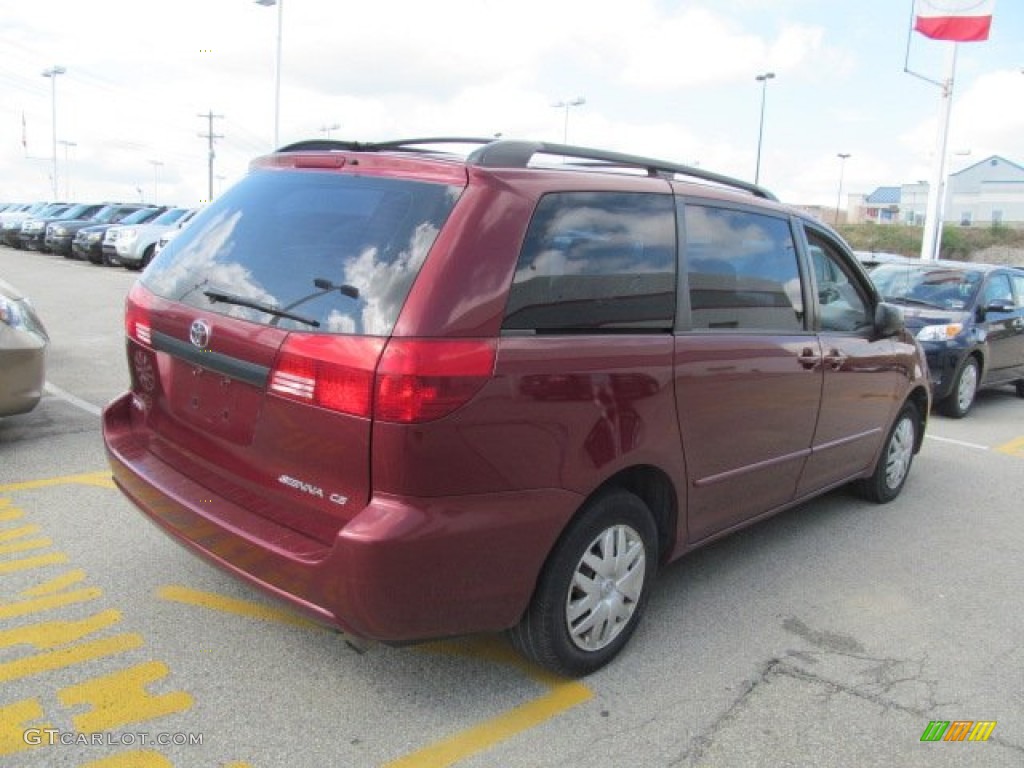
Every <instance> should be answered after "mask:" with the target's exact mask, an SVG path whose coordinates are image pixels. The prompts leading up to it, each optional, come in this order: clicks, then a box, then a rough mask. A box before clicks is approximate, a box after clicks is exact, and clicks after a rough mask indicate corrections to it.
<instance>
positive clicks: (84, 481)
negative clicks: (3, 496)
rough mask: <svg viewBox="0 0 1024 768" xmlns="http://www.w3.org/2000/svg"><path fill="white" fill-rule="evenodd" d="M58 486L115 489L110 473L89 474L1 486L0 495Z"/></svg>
mask: <svg viewBox="0 0 1024 768" xmlns="http://www.w3.org/2000/svg"><path fill="white" fill-rule="evenodd" d="M57 485H92V486H95V487H97V488H114V487H115V486H114V481H113V480H112V479H111V477H110V472H87V473H85V474H82V475H64V476H63V477H47V478H43V479H42V480H29V481H27V482H24V483H7V484H6V485H0V493H14V492H15V491H34V490H36V489H37V488H52V487H54V486H57Z"/></svg>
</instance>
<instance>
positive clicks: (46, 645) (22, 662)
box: [0, 472, 192, 768]
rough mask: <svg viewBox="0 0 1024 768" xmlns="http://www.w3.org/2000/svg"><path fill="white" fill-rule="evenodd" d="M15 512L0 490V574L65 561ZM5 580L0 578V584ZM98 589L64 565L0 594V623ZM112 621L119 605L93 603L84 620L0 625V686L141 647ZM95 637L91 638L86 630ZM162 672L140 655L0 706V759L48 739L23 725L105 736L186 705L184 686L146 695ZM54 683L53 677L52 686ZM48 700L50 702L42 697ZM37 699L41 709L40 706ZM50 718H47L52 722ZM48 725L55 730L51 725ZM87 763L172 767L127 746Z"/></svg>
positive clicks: (89, 596)
mask: <svg viewBox="0 0 1024 768" xmlns="http://www.w3.org/2000/svg"><path fill="white" fill-rule="evenodd" d="M76 483H77V484H84V485H90V486H96V487H100V488H110V487H112V483H111V481H110V475H109V474H108V473H106V472H97V473H90V474H85V475H70V476H67V477H62V478H49V479H44V480H38V481H32V482H28V483H13V484H8V485H5V486H0V490H2V491H3V492H9V491H11V490H27V489H35V488H47V487H53V486H58V485H67V484H76ZM24 518H25V513H24V510H22V509H19V508H18V507H16V506H14V505H13V503H12V502H11V500H10V499H9V498H5V497H0V577H5V576H7V575H8V574H12V573H25V572H31V571H33V570H35V569H45V568H49V567H51V566H54V565H61V564H63V563H66V562H67V561H68V556H67V554H65V553H64V552H57V551H53V550H52V547H53V542H52V540H51V539H49V538H48V537H45V536H41V535H40V534H42V533H43V531H42V528H41V526H39V525H37V524H35V523H31V522H29V523H25V522H23V521H24ZM47 549H49V550H50V551H44V552H43V553H42V554H35V555H32V556H30V557H23V556H19V555H21V553H23V552H25V551H30V550H47ZM6 581H8V580H7V579H2V580H0V585H3V584H4V583H5V582H6ZM102 595H103V590H101V589H99V588H97V587H93V586H89V585H88V584H87V582H86V573H85V571H84V570H82V569H80V568H75V569H67V570H64V571H63V572H62V573H59V574H58V575H57V576H49V577H48V578H46V577H43V578H40V579H39V581H38V583H35V584H33V585H31V586H28V587H25V588H22V589H20V590H19V591H18V592H17V593H16V594H15V595H10V594H7V595H2V596H0V622H4V623H6V622H8V621H10V620H11V619H14V618H20V617H25V616H35V615H36V614H52V613H53V612H56V611H59V610H60V609H63V608H66V607H68V606H74V605H80V604H83V603H88V602H91V601H93V600H97V599H99V598H100V597H101V596H102ZM121 621H122V614H121V612H120V611H117V610H114V609H106V610H98V611H96V612H94V613H92V614H91V615H88V616H86V617H84V618H78V619H74V620H61V619H60V618H55V619H50V620H46V621H37V622H34V623H30V624H26V625H22V626H13V627H10V626H4V625H3V624H0V652H2V658H3V659H4V660H3V661H2V662H0V683H4V682H11V681H18V680H24V679H28V678H34V677H36V676H41V675H44V674H45V673H47V672H52V671H54V670H61V669H66V668H68V667H75V666H77V665H80V664H85V663H87V662H92V661H95V660H97V659H104V658H110V657H115V658H116V657H118V656H119V655H121V654H124V653H126V652H129V651H134V650H136V649H139V648H141V647H143V645H144V640H143V637H142V635H141V634H139V633H137V632H118V633H115V634H99V633H107V632H108V631H109V630H110V629H111V628H114V627H117V626H118V625H119V624H120V623H121ZM93 635H97V636H93ZM169 675H170V669H169V668H168V667H167V665H166V664H164V663H162V662H160V661H155V660H150V661H145V662H142V663H138V664H130V665H127V666H121V668H119V669H116V670H114V671H113V672H106V673H104V674H101V675H95V674H92V675H90V676H89V677H86V679H84V680H81V681H79V682H76V683H74V684H71V685H67V686H63V687H59V688H57V689H56V690H49V691H43V692H42V695H40V696H38V697H35V698H26V699H22V700H20V701H15V702H11V703H7V702H4V703H3V704H0V756H3V755H14V754H18V753H24V752H28V751H35V750H38V749H45V748H46V747H47V746H50V743H47V742H35V743H29V742H30V739H27V738H26V735H27V734H28V733H29V732H33V733H39V731H40V729H59V731H60V732H65V731H69V730H70V729H71V728H74V729H76V732H77V733H78V734H102V733H110V732H113V731H116V730H118V729H121V728H123V727H124V726H126V725H128V724H133V723H141V722H147V721H150V720H154V719H156V718H160V717H165V716H167V715H171V714H176V713H180V712H185V711H187V710H189V709H191V708H192V697H191V695H189V694H188V693H186V692H184V691H171V692H169V693H161V694H154V693H150V691H149V690H148V687H149V686H150V685H151V684H153V683H156V682H158V681H161V680H163V679H164V678H166V677H168V676H169ZM53 684H55V685H56V684H59V683H56V682H55V683H53ZM54 701H55V702H57V703H58V704H54V703H52V702H54ZM43 702H47V704H48V706H49V707H50V709H51V711H47V708H46V707H44V704H43ZM54 722H56V723H57V725H53V723H54ZM54 732H58V731H57V730H54ZM88 765H90V766H93V767H94V768H120V767H121V766H131V768H166V766H171V765H172V764H171V763H170V762H169V761H168V760H167V758H166V757H164V756H163V755H161V754H160V753H158V752H152V751H148V750H142V751H139V750H129V751H122V752H120V753H117V754H114V755H110V756H107V757H105V758H102V759H100V760H96V761H93V762H91V763H89V764H88Z"/></svg>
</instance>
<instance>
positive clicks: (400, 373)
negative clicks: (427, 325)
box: [268, 334, 495, 424]
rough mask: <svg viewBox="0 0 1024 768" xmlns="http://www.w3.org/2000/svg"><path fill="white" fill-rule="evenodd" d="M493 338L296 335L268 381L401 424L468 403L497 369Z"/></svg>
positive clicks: (321, 402)
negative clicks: (435, 338)
mask: <svg viewBox="0 0 1024 768" xmlns="http://www.w3.org/2000/svg"><path fill="white" fill-rule="evenodd" d="M494 359H495V343H494V342H493V341H491V340H478V339H455V340H452V339H437V340H423V339H397V338H393V339H391V340H390V341H387V340H385V339H381V338H376V337H348V336H319V335H317V336H314V335H304V334H291V335H290V336H289V337H288V339H287V340H286V341H285V343H284V345H283V346H282V348H281V351H280V353H279V354H278V358H277V362H276V363H275V364H274V369H273V371H272V372H271V375H270V382H269V385H268V388H269V390H270V392H272V393H273V394H275V395H277V396H279V397H283V398H285V399H288V400H294V401H296V402H303V403H309V404H310V405H317V406H319V407H321V408H327V409H329V410H333V411H337V412H339V413H346V414H349V415H352V416H360V417H364V418H366V417H370V416H371V415H372V416H373V417H374V418H377V419H380V420H382V421H391V422H399V423H404V424H411V423H419V422H425V421H432V420H434V419H439V418H441V417H443V416H447V415H448V414H450V413H452V412H453V411H455V410H456V409H457V408H459V407H460V406H462V405H464V404H465V403H466V402H468V401H469V400H470V399H471V398H472V397H473V396H474V395H475V394H476V393H477V392H479V391H480V389H481V388H482V387H483V385H484V384H485V383H486V382H487V380H488V379H489V378H490V377H491V375H492V374H493V372H494Z"/></svg>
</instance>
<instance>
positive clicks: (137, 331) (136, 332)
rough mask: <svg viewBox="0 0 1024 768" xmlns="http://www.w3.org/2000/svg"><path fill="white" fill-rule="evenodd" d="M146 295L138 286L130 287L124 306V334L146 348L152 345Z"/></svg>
mask: <svg viewBox="0 0 1024 768" xmlns="http://www.w3.org/2000/svg"><path fill="white" fill-rule="evenodd" d="M147 298H148V293H147V292H146V290H145V289H144V288H142V287H141V286H139V285H134V286H132V289H131V290H130V291H129V292H128V298H127V299H125V305H124V332H125V335H126V336H127V337H128V338H129V339H132V340H134V341H137V342H139V343H140V344H144V345H145V346H147V347H150V346H152V345H153V338H152V333H151V331H150V329H151V326H150V320H149V302H148V301H147Z"/></svg>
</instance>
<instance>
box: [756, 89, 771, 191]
mask: <svg viewBox="0 0 1024 768" xmlns="http://www.w3.org/2000/svg"><path fill="white" fill-rule="evenodd" d="M774 77H775V73H774V72H765V73H764V74H762V75H758V76H757V77H755V78H754V79H755V80H757V82H759V83H760V84H761V122H760V123H759V125H758V128H757V165H755V166H754V183H755V184H757V183H758V182H760V180H761V141H762V140H763V139H764V102H765V98H766V97H767V95H768V81H769V80H771V79H773V78H774Z"/></svg>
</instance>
